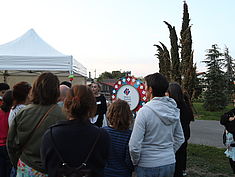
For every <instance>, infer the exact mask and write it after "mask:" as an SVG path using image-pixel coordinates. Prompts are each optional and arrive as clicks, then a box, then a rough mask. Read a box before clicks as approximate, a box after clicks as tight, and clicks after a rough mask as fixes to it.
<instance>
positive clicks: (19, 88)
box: [12, 82, 32, 105]
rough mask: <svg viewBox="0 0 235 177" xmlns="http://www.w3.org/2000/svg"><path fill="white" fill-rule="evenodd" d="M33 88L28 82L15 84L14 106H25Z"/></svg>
mask: <svg viewBox="0 0 235 177" xmlns="http://www.w3.org/2000/svg"><path fill="white" fill-rule="evenodd" d="M31 88H32V87H31V85H30V84H29V83H28V82H19V83H17V84H15V85H14V86H13V90H12V92H13V93H12V95H13V101H14V105H18V104H24V103H25V102H26V100H27V98H28V95H29V91H30V90H31Z"/></svg>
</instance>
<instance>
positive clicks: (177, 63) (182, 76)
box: [154, 1, 196, 99]
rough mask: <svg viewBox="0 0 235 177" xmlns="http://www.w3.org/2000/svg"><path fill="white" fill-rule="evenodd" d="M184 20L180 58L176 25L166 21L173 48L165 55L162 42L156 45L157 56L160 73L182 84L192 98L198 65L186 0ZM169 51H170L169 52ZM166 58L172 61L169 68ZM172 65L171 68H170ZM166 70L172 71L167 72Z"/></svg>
mask: <svg viewBox="0 0 235 177" xmlns="http://www.w3.org/2000/svg"><path fill="white" fill-rule="evenodd" d="M183 9H184V10H183V21H182V29H181V32H180V36H181V39H180V49H181V50H180V54H181V55H180V56H181V58H179V45H178V37H177V34H176V31H175V27H174V26H172V25H171V24H169V23H168V22H166V21H164V23H165V24H166V25H167V27H168V29H169V32H170V43H171V50H170V55H168V56H169V57H164V53H166V52H164V51H166V50H167V48H166V46H165V45H164V47H165V48H166V49H164V47H163V45H162V43H160V44H161V45H154V46H156V47H157V52H158V53H157V54H156V56H157V58H158V60H159V70H160V73H162V74H164V75H167V77H168V78H170V79H169V81H175V82H178V83H179V84H181V85H182V88H183V89H184V91H186V92H188V94H189V96H190V99H191V98H192V95H193V93H194V88H195V87H196V86H195V83H196V65H194V62H193V50H192V35H191V26H190V25H189V23H190V18H189V12H188V5H187V3H186V2H185V1H184V5H183ZM167 51H168V50H167ZM168 53H169V52H168ZM166 58H169V59H170V60H169V61H170V63H169V62H168V64H167V66H168V68H167V69H166V68H164V67H165V66H166V65H165V64H166V63H165V62H166V61H167V60H166ZM169 67H170V68H169ZM166 71H168V72H170V73H166Z"/></svg>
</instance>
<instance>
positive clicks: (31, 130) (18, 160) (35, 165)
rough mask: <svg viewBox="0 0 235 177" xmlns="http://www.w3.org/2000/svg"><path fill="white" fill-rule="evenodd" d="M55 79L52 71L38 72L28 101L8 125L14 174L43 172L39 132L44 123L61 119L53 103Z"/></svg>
mask: <svg viewBox="0 0 235 177" xmlns="http://www.w3.org/2000/svg"><path fill="white" fill-rule="evenodd" d="M59 94H60V92H59V79H58V78H57V76H56V75H54V74H52V73H49V72H48V73H42V74H41V75H40V76H39V77H38V78H37V79H36V80H35V82H34V83H33V87H32V91H31V102H32V104H29V105H28V106H26V107H25V108H23V109H21V110H20V111H19V112H18V113H17V115H16V116H15V118H14V119H13V121H12V125H11V126H10V129H9V133H8V139H7V148H8V153H9V156H10V159H11V162H12V164H13V166H14V167H15V168H17V176H18V177H21V176H22V177H23V176H37V177H44V176H47V175H46V174H45V173H46V171H45V169H44V167H43V164H42V161H41V156H40V145H41V140H42V136H43V134H44V133H45V131H46V130H47V128H48V127H50V126H51V125H53V124H55V123H56V122H57V121H58V120H63V119H65V116H64V114H63V113H62V111H61V108H60V107H59V106H58V105H57V104H56V103H57V100H58V97H59Z"/></svg>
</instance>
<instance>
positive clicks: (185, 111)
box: [177, 102, 194, 141]
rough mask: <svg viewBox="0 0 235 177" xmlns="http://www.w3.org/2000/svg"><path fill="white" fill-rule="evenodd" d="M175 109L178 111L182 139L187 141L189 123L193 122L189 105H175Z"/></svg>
mask: <svg viewBox="0 0 235 177" xmlns="http://www.w3.org/2000/svg"><path fill="white" fill-rule="evenodd" d="M177 107H178V108H179V109H180V123H181V125H182V128H183V132H184V138H185V141H187V140H188V139H189V138H190V126H189V125H190V122H191V121H192V120H194V116H193V112H192V110H191V108H190V106H189V105H187V104H186V103H185V102H183V103H177Z"/></svg>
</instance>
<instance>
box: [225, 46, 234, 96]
mask: <svg viewBox="0 0 235 177" xmlns="http://www.w3.org/2000/svg"><path fill="white" fill-rule="evenodd" d="M234 66H235V65H234V59H233V58H232V57H231V56H230V54H229V49H228V47H225V51H224V68H225V77H226V87H227V89H226V91H227V96H228V98H230V99H231V98H232V95H233V93H234V91H235V88H234Z"/></svg>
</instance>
